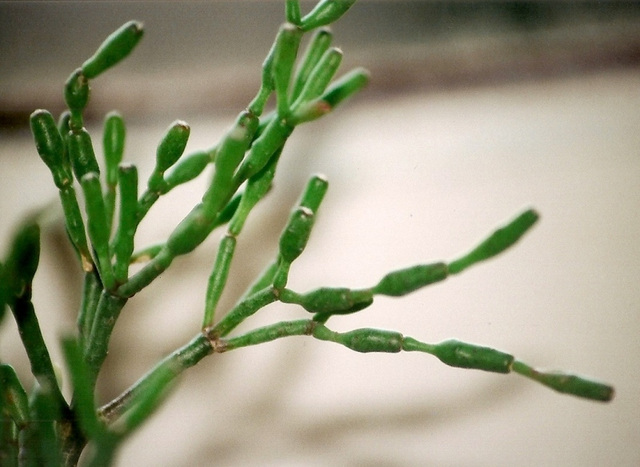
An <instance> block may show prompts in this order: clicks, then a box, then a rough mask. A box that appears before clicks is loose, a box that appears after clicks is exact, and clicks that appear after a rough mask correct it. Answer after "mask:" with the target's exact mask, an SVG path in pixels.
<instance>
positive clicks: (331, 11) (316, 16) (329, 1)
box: [300, 0, 356, 31]
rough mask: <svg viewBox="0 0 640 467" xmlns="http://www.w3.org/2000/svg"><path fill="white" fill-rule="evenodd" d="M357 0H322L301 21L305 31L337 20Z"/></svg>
mask: <svg viewBox="0 0 640 467" xmlns="http://www.w3.org/2000/svg"><path fill="white" fill-rule="evenodd" d="M355 2H356V0H320V2H318V4H317V5H316V6H315V8H314V9H313V10H311V12H310V13H309V14H308V15H305V16H304V17H303V18H302V21H301V22H300V27H301V28H302V30H303V31H310V30H311V29H314V28H317V27H320V26H326V25H327V24H331V23H334V22H336V21H337V20H338V19H340V17H341V16H342V15H344V14H345V13H346V12H347V10H348V9H349V8H351V6H352V5H353V4H354V3H355Z"/></svg>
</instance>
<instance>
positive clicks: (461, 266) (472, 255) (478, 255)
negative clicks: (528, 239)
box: [449, 209, 539, 274]
mask: <svg viewBox="0 0 640 467" xmlns="http://www.w3.org/2000/svg"><path fill="white" fill-rule="evenodd" d="M538 218H539V216H538V213H537V212H536V211H534V210H533V209H528V210H526V211H524V212H523V213H522V214H520V215H519V216H518V217H516V218H515V219H514V220H512V221H511V222H509V224H507V225H506V226H504V227H502V228H500V229H498V230H496V231H495V232H493V233H492V234H491V235H490V236H489V237H488V238H487V239H486V240H484V241H483V242H482V243H480V245H478V246H477V247H475V248H474V249H473V250H471V251H470V252H469V253H467V254H466V255H464V256H463V257H461V258H458V259H457V260H455V261H453V262H451V263H450V264H449V273H450V274H458V273H459V272H462V271H464V270H465V269H466V268H468V267H469V266H472V265H474V264H476V263H478V262H480V261H484V260H487V259H489V258H492V257H494V256H496V255H497V254H499V253H502V252H503V251H504V250H506V249H507V248H509V247H510V246H512V245H513V244H514V243H516V242H517V241H518V240H520V238H521V237H522V236H523V235H524V234H525V233H526V232H527V231H528V230H529V229H530V228H531V227H532V226H533V224H535V223H536V221H537V220H538Z"/></svg>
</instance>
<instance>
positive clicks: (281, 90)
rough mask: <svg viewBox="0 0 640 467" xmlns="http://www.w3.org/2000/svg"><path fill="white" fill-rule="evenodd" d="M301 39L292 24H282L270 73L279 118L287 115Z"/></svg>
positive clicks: (300, 35)
mask: <svg viewBox="0 0 640 467" xmlns="http://www.w3.org/2000/svg"><path fill="white" fill-rule="evenodd" d="M301 38H302V32H301V31H300V29H298V28H297V27H296V26H294V25H292V24H284V25H283V26H282V27H281V28H280V31H279V32H278V37H277V38H276V46H275V50H274V55H273V65H272V67H273V68H272V70H273V71H272V73H273V83H274V86H275V90H276V96H277V99H278V101H277V107H278V115H279V116H280V117H281V118H285V117H286V116H287V115H288V114H289V83H290V82H291V74H292V72H293V65H294V63H295V60H296V56H297V55H298V46H299V45H300V39H301Z"/></svg>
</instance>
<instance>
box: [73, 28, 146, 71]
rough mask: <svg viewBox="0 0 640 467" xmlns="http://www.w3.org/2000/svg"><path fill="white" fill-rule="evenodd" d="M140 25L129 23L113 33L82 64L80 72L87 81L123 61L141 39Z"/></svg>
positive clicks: (141, 30)
mask: <svg viewBox="0 0 640 467" xmlns="http://www.w3.org/2000/svg"><path fill="white" fill-rule="evenodd" d="M142 34H143V29H142V23H139V22H137V21H129V22H128V23H125V24H124V25H122V26H121V27H120V28H118V29H117V30H116V31H115V32H113V33H112V34H111V35H109V37H107V38H106V39H105V41H104V42H103V43H102V44H101V45H100V47H98V50H96V52H95V53H94V54H93V55H92V56H91V57H90V58H89V59H88V60H87V61H86V62H84V63H83V64H82V72H83V73H84V75H85V76H86V77H87V78H88V79H92V78H95V77H96V76H98V75H99V74H101V73H102V72H104V71H105V70H107V69H108V68H110V67H112V66H114V65H115V64H117V63H118V62H120V61H121V60H122V59H124V58H125V57H126V56H127V55H129V53H131V51H132V50H133V49H134V47H135V46H136V45H137V44H138V41H140V39H141V38H142Z"/></svg>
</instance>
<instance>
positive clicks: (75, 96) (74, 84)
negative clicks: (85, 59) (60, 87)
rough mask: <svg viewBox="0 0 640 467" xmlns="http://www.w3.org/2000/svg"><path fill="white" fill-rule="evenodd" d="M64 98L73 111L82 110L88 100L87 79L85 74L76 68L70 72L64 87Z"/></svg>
mask: <svg viewBox="0 0 640 467" xmlns="http://www.w3.org/2000/svg"><path fill="white" fill-rule="evenodd" d="M64 99H65V102H66V103H67V107H69V109H70V110H71V112H72V114H73V113H74V112H82V111H83V110H84V108H85V107H86V106H87V102H89V81H87V76H86V75H85V74H84V73H82V69H80V68H78V69H77V70H76V71H74V72H73V73H71V75H70V76H69V79H68V80H67V83H66V85H65V87H64Z"/></svg>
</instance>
